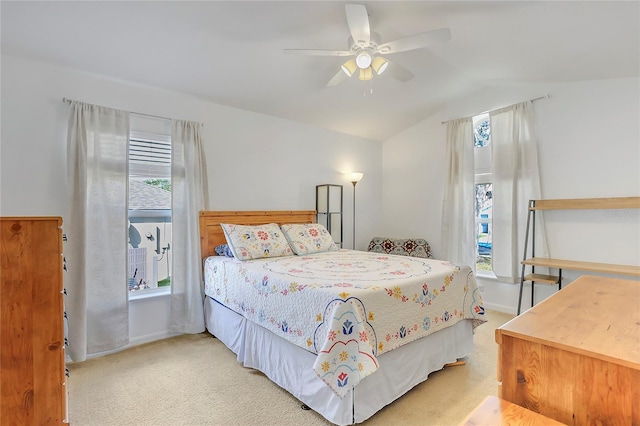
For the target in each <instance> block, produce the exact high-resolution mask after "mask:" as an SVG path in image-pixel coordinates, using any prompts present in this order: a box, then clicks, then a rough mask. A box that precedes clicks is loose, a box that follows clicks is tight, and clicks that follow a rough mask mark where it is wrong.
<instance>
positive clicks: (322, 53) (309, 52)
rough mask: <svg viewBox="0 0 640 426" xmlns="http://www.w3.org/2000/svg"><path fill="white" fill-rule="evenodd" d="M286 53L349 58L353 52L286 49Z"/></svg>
mask: <svg viewBox="0 0 640 426" xmlns="http://www.w3.org/2000/svg"><path fill="white" fill-rule="evenodd" d="M284 53H286V54H288V55H303V56H349V55H351V52H350V51H348V50H322V49H284Z"/></svg>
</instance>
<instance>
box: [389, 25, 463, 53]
mask: <svg viewBox="0 0 640 426" xmlns="http://www.w3.org/2000/svg"><path fill="white" fill-rule="evenodd" d="M450 38H451V30H449V28H442V29H439V30H433V31H427V32H424V33H418V34H414V35H411V36H408V37H404V38H400V39H397V40H394V41H390V42H388V43H384V44H381V45H380V46H378V52H380V53H398V52H406V51H407V50H414V49H420V48H423V47H428V46H430V45H432V44H434V43H439V42H443V41H447V40H449V39H450Z"/></svg>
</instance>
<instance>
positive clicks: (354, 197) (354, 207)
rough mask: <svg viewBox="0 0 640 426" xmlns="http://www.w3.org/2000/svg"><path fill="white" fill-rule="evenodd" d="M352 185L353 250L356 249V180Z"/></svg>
mask: <svg viewBox="0 0 640 426" xmlns="http://www.w3.org/2000/svg"><path fill="white" fill-rule="evenodd" d="M351 183H352V184H353V249H354V250H355V249H356V184H357V183H358V181H357V180H354V181H352V182H351Z"/></svg>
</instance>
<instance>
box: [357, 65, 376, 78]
mask: <svg viewBox="0 0 640 426" xmlns="http://www.w3.org/2000/svg"><path fill="white" fill-rule="evenodd" d="M358 78H359V79H360V80H363V81H366V80H371V79H372V78H373V72H372V71H371V67H369V68H364V69H360V76H359V77H358Z"/></svg>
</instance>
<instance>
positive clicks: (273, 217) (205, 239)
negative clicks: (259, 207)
mask: <svg viewBox="0 0 640 426" xmlns="http://www.w3.org/2000/svg"><path fill="white" fill-rule="evenodd" d="M315 222H316V212H315V210H292V211H287V210H270V211H201V212H200V257H201V260H202V259H205V258H206V257H208V256H215V255H216V252H215V248H216V246H218V245H220V244H225V243H226V242H227V240H226V238H225V237H224V232H223V231H222V228H221V227H220V224H221V223H233V224H236V225H262V224H265V223H277V224H278V225H282V224H284V223H315Z"/></svg>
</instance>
